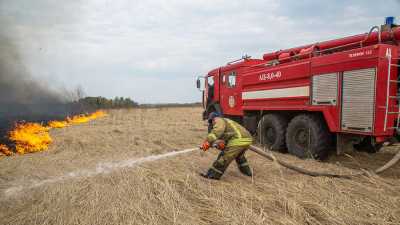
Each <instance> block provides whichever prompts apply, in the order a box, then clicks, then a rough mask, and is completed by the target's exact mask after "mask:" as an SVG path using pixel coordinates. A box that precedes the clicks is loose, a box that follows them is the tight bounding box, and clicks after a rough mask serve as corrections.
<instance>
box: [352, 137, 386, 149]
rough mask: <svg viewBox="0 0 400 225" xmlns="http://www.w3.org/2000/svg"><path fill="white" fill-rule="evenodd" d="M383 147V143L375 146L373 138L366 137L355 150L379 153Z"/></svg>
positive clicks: (355, 146)
mask: <svg viewBox="0 0 400 225" xmlns="http://www.w3.org/2000/svg"><path fill="white" fill-rule="evenodd" d="M382 146H383V144H382V143H375V144H373V142H372V139H371V137H365V138H364V139H363V140H362V141H361V142H360V143H359V144H355V145H354V149H356V150H357V151H360V152H368V153H377V152H379V150H380V149H381V148H382Z"/></svg>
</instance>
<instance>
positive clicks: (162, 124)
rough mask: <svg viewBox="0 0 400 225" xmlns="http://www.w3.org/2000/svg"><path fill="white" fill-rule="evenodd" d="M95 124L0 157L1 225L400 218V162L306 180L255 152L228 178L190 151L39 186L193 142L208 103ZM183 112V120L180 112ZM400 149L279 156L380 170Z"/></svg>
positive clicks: (313, 165) (312, 164) (124, 113)
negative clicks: (210, 176) (204, 174)
mask: <svg viewBox="0 0 400 225" xmlns="http://www.w3.org/2000/svg"><path fill="white" fill-rule="evenodd" d="M109 114H110V115H109V116H108V117H106V118H103V119H100V120H97V121H92V122H91V123H88V124H83V125H79V126H75V127H68V128H65V129H61V130H56V131H54V132H52V133H51V135H52V137H54V144H53V145H52V146H51V147H50V149H49V150H48V151H46V152H41V153H35V154H27V155H23V156H17V157H3V158H0V224H56V225H61V224H96V225H102V224H400V181H399V178H400V172H399V171H400V170H399V169H400V166H399V165H396V166H395V167H393V168H391V169H390V170H388V171H386V172H384V173H383V174H382V175H381V176H374V175H372V176H370V177H359V178H355V179H352V180H344V179H333V178H325V177H317V178H313V177H308V176H304V175H300V174H297V173H295V172H292V171H288V170H286V169H283V168H281V167H279V166H278V165H276V164H274V163H272V162H269V161H266V160H264V159H263V158H261V157H259V156H257V155H256V154H253V153H250V152H249V153H248V154H247V155H248V158H249V161H250V163H251V166H252V168H253V171H254V174H255V176H254V177H253V178H248V177H245V176H243V175H241V174H240V173H239V172H238V170H237V168H236V166H235V165H234V164H232V165H231V166H230V168H229V169H228V171H227V172H226V174H225V175H224V177H223V179H222V180H221V181H209V180H205V179H203V178H201V177H200V176H198V173H199V172H201V171H204V170H206V169H207V168H208V166H209V165H210V164H211V162H212V161H213V160H214V159H215V157H216V154H217V151H215V150H211V151H210V152H208V153H206V154H205V156H200V154H199V153H198V152H190V153H185V154H182V155H177V156H175V157H169V158H165V159H160V160H158V161H152V162H144V163H141V164H138V165H135V166H131V167H120V168H118V169H116V170H112V171H111V172H108V173H98V174H95V175H94V176H77V177H76V178H71V179H60V180H59V181H57V182H49V183H45V184H43V185H40V186H37V187H33V188H21V189H18V190H17V191H15V192H13V193H12V194H6V190H9V189H10V188H13V187H29V186H30V185H31V184H34V183H35V182H40V181H43V180H46V179H53V178H57V177H61V176H64V175H65V174H68V173H71V172H74V171H79V170H88V169H91V168H96V165H98V164H99V163H110V162H111V163H117V162H120V161H124V160H128V159H135V158H141V157H146V156H150V155H158V154H164V153H167V152H171V151H176V150H179V149H187V148H193V147H194V146H197V145H198V143H200V142H201V141H202V139H203V137H204V135H205V132H206V128H205V126H204V123H203V122H202V121H201V118H200V116H201V109H200V108H163V109H135V110H114V111H110V112H109ZM177 115H179V116H177ZM394 153H395V149H394V147H387V148H386V149H384V150H383V151H381V152H379V153H377V154H374V155H369V154H366V153H361V152H356V153H352V155H351V157H348V156H331V157H330V158H329V160H328V162H323V163H321V162H316V161H310V160H299V159H297V158H295V157H293V156H290V155H285V154H278V153H276V156H277V157H279V158H281V159H284V160H286V161H289V162H291V163H295V164H296V165H299V166H306V167H307V168H310V169H314V170H321V171H322V170H323V171H330V172H337V173H346V172H352V171H353V172H354V169H358V168H360V167H361V168H364V169H375V168H377V167H378V166H379V165H382V164H383V163H384V162H385V161H387V160H388V159H389V158H390V157H391V156H393V155H394Z"/></svg>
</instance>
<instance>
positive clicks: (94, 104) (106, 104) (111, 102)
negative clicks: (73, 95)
mask: <svg viewBox="0 0 400 225" xmlns="http://www.w3.org/2000/svg"><path fill="white" fill-rule="evenodd" d="M79 103H80V104H82V105H83V106H85V107H88V108H94V109H120V108H134V107H138V106H139V103H137V102H135V101H133V100H132V99H130V98H124V97H115V98H114V99H107V98H105V97H101V96H98V97H84V98H80V99H79Z"/></svg>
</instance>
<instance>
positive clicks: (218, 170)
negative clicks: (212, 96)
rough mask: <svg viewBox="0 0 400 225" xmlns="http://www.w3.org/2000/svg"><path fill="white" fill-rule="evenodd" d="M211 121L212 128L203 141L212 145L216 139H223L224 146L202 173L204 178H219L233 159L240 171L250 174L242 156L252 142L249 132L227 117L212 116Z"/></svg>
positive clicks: (245, 160)
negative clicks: (205, 172)
mask: <svg viewBox="0 0 400 225" xmlns="http://www.w3.org/2000/svg"><path fill="white" fill-rule="evenodd" d="M211 121H212V125H213V128H212V130H211V132H210V133H209V134H208V135H207V138H206V141H205V142H208V143H209V144H210V145H212V144H213V143H214V142H216V141H218V140H224V141H225V143H226V147H225V149H223V150H221V153H220V154H219V155H218V158H217V160H215V162H214V163H213V164H212V166H211V168H210V169H209V170H208V172H207V174H202V175H203V176H204V177H206V178H211V179H220V178H221V176H222V175H223V174H224V172H225V170H226V169H227V168H228V166H229V164H230V163H231V162H232V161H233V160H235V161H236V163H237V165H238V168H239V170H240V172H242V173H243V174H245V175H247V176H252V172H251V169H250V166H249V164H248V162H247V159H246V158H245V156H244V155H245V152H246V150H247V148H248V147H249V146H250V145H251V144H252V142H253V139H252V137H251V134H250V133H249V132H248V131H247V130H246V128H244V127H242V126H241V125H240V124H238V123H236V122H235V121H233V120H230V119H227V118H221V117H214V118H212V120H211Z"/></svg>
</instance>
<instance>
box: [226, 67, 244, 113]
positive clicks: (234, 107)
mask: <svg viewBox="0 0 400 225" xmlns="http://www.w3.org/2000/svg"><path fill="white" fill-rule="evenodd" d="M239 78H240V77H239V76H237V73H236V72H235V71H230V72H225V73H224V74H223V75H222V78H221V79H222V82H221V106H222V109H223V110H222V111H223V113H224V114H226V115H241V107H242V96H241V95H240V79H239Z"/></svg>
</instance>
